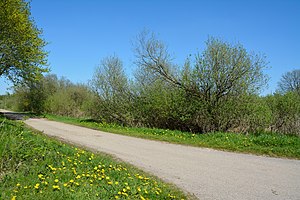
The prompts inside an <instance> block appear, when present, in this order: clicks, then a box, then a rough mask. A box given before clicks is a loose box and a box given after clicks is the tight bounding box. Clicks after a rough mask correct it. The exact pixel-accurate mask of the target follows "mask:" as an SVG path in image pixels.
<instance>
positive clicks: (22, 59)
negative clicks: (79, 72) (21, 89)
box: [0, 0, 48, 84]
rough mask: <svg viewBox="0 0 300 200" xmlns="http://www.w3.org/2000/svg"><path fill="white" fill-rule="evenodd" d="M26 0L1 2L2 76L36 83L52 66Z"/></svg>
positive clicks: (0, 47)
mask: <svg viewBox="0 0 300 200" xmlns="http://www.w3.org/2000/svg"><path fill="white" fill-rule="evenodd" d="M41 33H42V31H41V30H39V29H38V28H37V27H36V25H35V23H34V21H33V19H32V18H31V17H30V6H29V3H27V2H26V1H24V0H1V1H0V76H5V77H6V78H8V79H9V80H11V81H12V82H13V83H15V84H16V83H20V82H24V81H25V82H33V81H36V80H38V79H40V78H41V75H42V73H43V72H47V71H48V69H47V68H44V67H43V66H44V65H46V63H47V61H46V56H47V53H46V52H45V51H44V49H43V48H44V46H45V45H46V43H45V41H44V40H43V39H41Z"/></svg>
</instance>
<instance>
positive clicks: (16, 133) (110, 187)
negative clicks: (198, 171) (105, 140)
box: [0, 117, 187, 199]
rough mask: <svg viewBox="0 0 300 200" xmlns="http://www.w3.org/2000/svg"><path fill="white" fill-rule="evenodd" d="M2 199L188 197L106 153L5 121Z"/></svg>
mask: <svg viewBox="0 0 300 200" xmlns="http://www.w3.org/2000/svg"><path fill="white" fill-rule="evenodd" d="M0 122H1V123H0V140H1V143H0V191H1V193H0V199H186V198H187V197H186V196H185V195H184V194H183V193H182V192H181V191H179V190H178V189H176V188H175V187H174V186H171V185H168V184H166V183H163V182H162V181H160V180H158V179H157V178H155V177H153V176H150V175H148V174H146V173H144V172H142V171H140V170H137V169H135V168H133V167H131V166H129V165H128V164H125V163H121V162H118V161H116V160H114V159H112V158H111V157H109V156H107V155H103V154H98V153H95V154H94V153H92V152H90V151H87V150H84V149H80V148H75V147H72V146H70V145H68V144H64V143H61V142H58V141H56V140H54V139H51V138H48V137H46V136H43V135H41V134H39V133H33V132H32V131H30V130H29V129H27V128H26V127H24V125H23V124H22V123H21V122H15V121H11V120H7V119H5V118H3V117H1V118H0Z"/></svg>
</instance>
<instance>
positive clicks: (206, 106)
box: [136, 33, 267, 132]
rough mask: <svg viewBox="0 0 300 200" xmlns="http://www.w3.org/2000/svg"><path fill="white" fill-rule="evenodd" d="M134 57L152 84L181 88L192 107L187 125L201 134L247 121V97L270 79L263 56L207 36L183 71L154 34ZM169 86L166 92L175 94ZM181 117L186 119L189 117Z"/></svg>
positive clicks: (142, 39) (139, 45) (142, 40)
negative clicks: (265, 71) (202, 47)
mask: <svg viewBox="0 0 300 200" xmlns="http://www.w3.org/2000/svg"><path fill="white" fill-rule="evenodd" d="M136 54H137V61H136V63H137V65H138V67H139V69H140V70H141V71H144V73H143V74H146V75H148V74H152V75H151V76H150V77H151V78H150V79H148V80H150V81H151V80H152V82H153V80H162V81H161V82H162V83H163V82H167V83H169V88H172V87H173V88H179V89H180V90H181V91H182V92H181V94H183V98H185V99H186V101H188V102H193V106H192V107H193V108H188V110H189V112H188V116H191V118H192V119H194V120H192V121H190V122H191V124H189V126H190V127H193V129H194V130H196V131H200V132H211V131H227V130H229V129H230V128H231V129H232V128H233V126H234V122H237V121H241V120H242V119H243V118H245V117H246V116H244V115H243V112H242V111H243V108H246V107H247V103H245V102H248V101H249V99H248V97H250V96H251V95H254V94H257V93H258V91H259V90H260V89H261V88H262V87H263V86H264V85H265V84H266V80H267V79H266V76H265V75H264V74H263V71H262V70H263V69H264V68H265V67H266V61H265V57H264V56H261V55H258V54H249V53H248V52H247V51H246V49H245V48H244V47H243V46H242V45H240V44H236V45H231V44H229V43H227V42H223V41H221V40H218V39H215V38H209V40H208V41H207V43H206V49H205V50H204V52H203V53H202V54H197V55H196V57H195V61H194V63H193V66H192V62H191V61H190V59H188V60H187V62H186V63H185V65H184V67H183V68H182V70H179V69H178V68H177V67H176V65H174V64H172V62H171V58H170V55H169V53H168V51H167V48H166V47H165V45H164V44H163V42H161V41H159V40H157V39H156V38H155V36H154V35H153V34H152V35H149V34H148V33H142V34H141V35H140V36H139V37H138V39H137V44H136ZM142 80H145V78H144V79H142ZM139 81H140V80H139ZM150 81H147V80H146V82H150ZM150 83H151V82H150ZM163 84H165V83H163ZM163 84H162V85H163ZM141 85H142V84H141ZM144 86H145V87H148V85H144ZM169 88H168V89H167V91H174V89H169ZM171 93H172V92H171ZM171 93H169V94H171ZM155 98H157V99H159V98H163V97H155ZM162 100H163V99H162ZM177 103H178V102H177ZM156 105H157V104H156ZM179 105H180V103H179ZM179 105H177V107H178V106H179ZM162 107H163V106H162ZM181 110H183V108H182V109H181ZM190 111H192V113H190ZM155 114H158V113H155ZM159 114H160V115H161V114H163V113H159ZM168 117H170V115H169V116H168ZM183 118H184V119H186V115H185V114H184V115H183V116H182V118H181V119H183ZM177 119H178V118H177ZM185 122H186V121H185ZM159 127H162V126H159Z"/></svg>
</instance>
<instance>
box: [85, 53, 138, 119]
mask: <svg viewBox="0 0 300 200" xmlns="http://www.w3.org/2000/svg"><path fill="white" fill-rule="evenodd" d="M90 85H91V88H92V90H93V91H94V92H95V94H96V95H97V97H98V101H97V102H95V104H96V106H95V107H97V113H98V116H96V117H98V118H101V119H102V120H106V121H107V122H114V123H120V124H131V121H132V118H131V116H130V110H131V100H132V95H131V91H130V89H129V88H130V84H129V82H128V80H127V77H126V75H125V72H124V70H123V63H122V61H121V60H120V59H119V58H118V57H117V56H115V55H114V56H110V57H106V58H104V59H103V60H102V61H101V64H100V65H99V66H98V67H97V68H96V70H95V73H94V76H93V79H92V80H91V82H90Z"/></svg>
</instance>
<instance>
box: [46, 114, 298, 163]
mask: <svg viewBox="0 0 300 200" xmlns="http://www.w3.org/2000/svg"><path fill="white" fill-rule="evenodd" d="M46 117H47V118H48V119H50V120H55V121H60V122H64V123H69V124H74V125H79V126H83V127H87V128H92V129H96V130H101V131H106V132H111V133H117V134H122V135H128V136H134V137H140V138H145V139H151V140H159V141H166V142H170V143H175V144H184V145H190V146H196V147H208V148H214V149H220V150H228V151H234V152H244V153H253V154H257V155H268V156H274V157H287V158H295V159H300V137H298V136H295V135H284V134H277V133H270V132H269V133H267V132H261V133H256V134H236V133H222V132H216V133H209V134H192V133H190V132H182V131H178V130H177V131H176V130H169V129H157V128H136V127H124V126H120V125H117V124H107V123H101V122H95V121H93V120H90V119H78V118H72V117H61V116H55V115H46Z"/></svg>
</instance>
